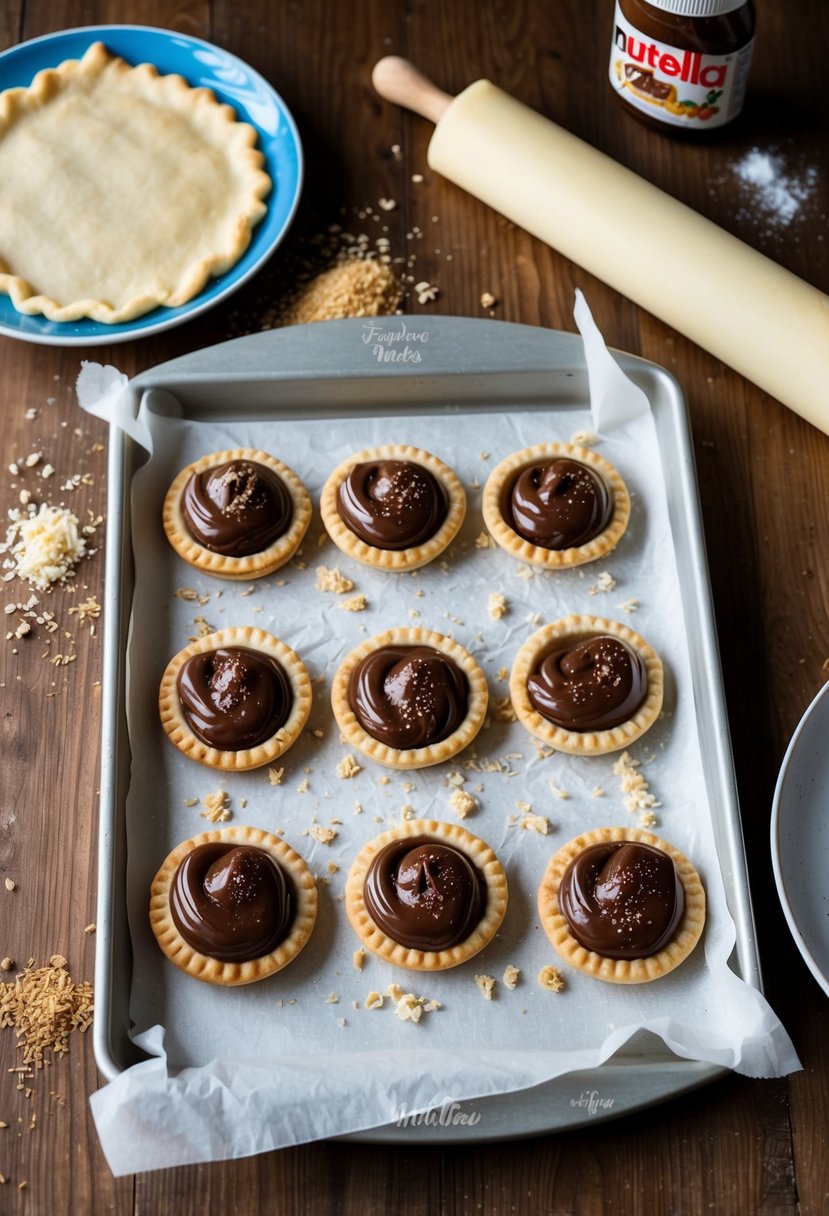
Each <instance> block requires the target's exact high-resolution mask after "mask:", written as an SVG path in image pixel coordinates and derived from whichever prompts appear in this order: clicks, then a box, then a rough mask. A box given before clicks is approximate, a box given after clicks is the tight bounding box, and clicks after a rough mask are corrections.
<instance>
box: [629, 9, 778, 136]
mask: <svg viewBox="0 0 829 1216" xmlns="http://www.w3.org/2000/svg"><path fill="white" fill-rule="evenodd" d="M753 40H754V5H753V3H752V0H616V13H615V16H614V20H613V37H612V42H611V47H610V83H611V86H612V88H613V89H614V91H615V92H616V94H617V95H618V97H619V99H620V101H622V102H623V104H624V105H625V108H626V109H628V110H630V111H632V112H633V113H634V114H635V115H636V116H637V118H641V119H643V120H644V121H645V122H648V124H649V125H650V126H656V127H657V128H659V129H661V130H664V131H669V132H671V133H676V134H704V133H705V132H706V131H710V130H711V129H712V128H715V127H721V126H724V124H725V123H727V122H731V121H732V119H734V118H736V117H737V115H738V114H739V113H740V110H741V109H742V107H743V101H744V99H745V92H746V81H747V79H748V70H749V67H750V66H751V51H752V46H753Z"/></svg>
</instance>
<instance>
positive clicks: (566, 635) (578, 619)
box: [509, 616, 664, 756]
mask: <svg viewBox="0 0 829 1216" xmlns="http://www.w3.org/2000/svg"><path fill="white" fill-rule="evenodd" d="M595 634H610V635H611V636H612V637H616V638H619V639H621V641H623V642H626V643H627V645H628V646H630V647H631V649H632V650H635V651H636V653H637V654H638V655H639V657H640V658H641V660H642V662H643V663H644V665H645V672H646V674H647V680H648V687H647V691H646V693H645V700H644V701H643V702H642V704H641V705H640V706H639V708H638V709H637V710H636V713H635V714H634V715H633V717H632V718H629V719H628V721H627V722H622V723H620V725H619V726H613V727H611V728H610V729H608V730H598V731H578V730H566V729H565V728H564V727H561V726H556V724H555V723H554V722H550V721H548V720H547V719H546V718H545V717H543V715H542V714H540V713H539V712H538V710H537V709H536V708H535V706H534V705H533V703H532V701H531V700H530V697H529V693H528V692H527V680H528V679H529V677H530V675H531V674H532V673H533V671H535V669H536V668H537V667H538V664H539V663H540V662H541V660H542V659H543V658H544V656H545V655H546V654H548V653H549V652H550V651H551V650H553V649H555V648H556V647H557V646H558V645H560V644H562V643H567V642H573V643H575V642H577V641H579V640H580V639H582V638H585V637H589V636H591V635H595ZM509 693H510V700H511V701H512V707H513V709H514V710H515V715H516V717H517V718H518V720H519V722H521V723H522V724H523V725H524V726H525V727H526V728H527V730H528V731H529V732H530V734H532V735H535V737H536V738H537V739H541V740H542V742H544V743H546V744H547V745H548V746H549V747H552V748H555V750H556V751H558V752H567V753H569V754H570V755H574V756H579V755H584V756H604V755H606V754H607V753H608V752H617V751H621V749H622V748H624V747H628V746H629V745H630V744H631V743H634V742H635V741H636V740H637V739H638V738H640V736H642V735H644V733H645V731H646V730H649V729H650V727H651V726H653V724H654V722H655V721H656V720H657V718H658V717H659V714H660V712H661V710H662V698H663V694H664V671H663V668H662V660H661V659H660V657H659V655H658V654H657V653H656V651H655V650H654V649H653V647H652V646H650V645H649V644H648V643H647V642H646V641H645V639H644V638H643V637H640V636H639V634H638V633H634V632H633V630H632V629H628V627H627V625H621V624H619V622H618V621H609V620H606V619H604V618H603V617H597V616H568V617H565V618H564V619H563V620H560V621H553V622H552V623H551V624H549V625H543V626H542V627H541V629H537V630H536V632H535V633H533V634H532V635H531V636H530V637H528V638H527V640H526V642H525V643H524V645H523V646H522V647H521V649H520V650H519V651H518V654H517V655H516V656H515V660H514V662H513V665H512V671H511V673H510V681H509Z"/></svg>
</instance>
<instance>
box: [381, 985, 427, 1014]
mask: <svg viewBox="0 0 829 1216" xmlns="http://www.w3.org/2000/svg"><path fill="white" fill-rule="evenodd" d="M386 991H387V995H388V996H390V997H391V999H392V1000H393V1001H395V1006H394V1014H395V1017H398V1018H400V1021H401V1022H419V1021H420V1019H421V1017H422V1016H423V1014H424V1013H433V1012H434V1011H435V1010H436V1009H440V1002H439V1001H429V1000H427V999H426V997H425V996H415V994H414V993H413V992H403V990H402V989H401V988H400V986H399V984H390V985H389V987H388V989H387V990H386Z"/></svg>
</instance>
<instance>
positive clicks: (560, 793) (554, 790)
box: [547, 781, 570, 802]
mask: <svg viewBox="0 0 829 1216" xmlns="http://www.w3.org/2000/svg"><path fill="white" fill-rule="evenodd" d="M547 785H548V786H549V788H550V793H551V794H552V795H553V797H554V798H560V799H561V801H562V802H566V801H567V799H568V798H569V797H570V795H569V793H568V792H567V790H562V789H559V787H558V786H557V785H554V784H553V782H552V781H548V782H547Z"/></svg>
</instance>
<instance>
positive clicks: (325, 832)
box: [308, 823, 339, 845]
mask: <svg viewBox="0 0 829 1216" xmlns="http://www.w3.org/2000/svg"><path fill="white" fill-rule="evenodd" d="M308 835H309V836H313V837H314V840H318V841H319V842H320V844H326V845H327V844H330V843H331V841H332V840H336V839H337V836H338V835H339V833H338V832H337V830H336V828H325V827H323V826H322V824H321V823H315V824H312V826H311V827H310V828H309V829H308Z"/></svg>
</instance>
